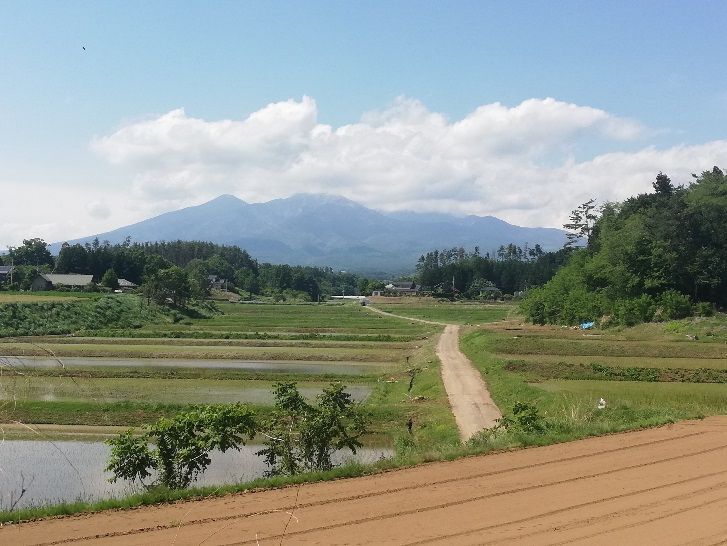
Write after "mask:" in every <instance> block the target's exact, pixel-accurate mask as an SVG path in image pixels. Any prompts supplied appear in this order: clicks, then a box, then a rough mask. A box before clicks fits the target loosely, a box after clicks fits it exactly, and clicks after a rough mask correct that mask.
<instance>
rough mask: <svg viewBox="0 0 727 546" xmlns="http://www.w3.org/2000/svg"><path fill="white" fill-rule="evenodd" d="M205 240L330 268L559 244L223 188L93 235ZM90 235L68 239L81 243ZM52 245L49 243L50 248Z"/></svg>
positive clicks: (531, 234) (548, 233)
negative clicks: (256, 199) (257, 197)
mask: <svg viewBox="0 0 727 546" xmlns="http://www.w3.org/2000/svg"><path fill="white" fill-rule="evenodd" d="M127 236H129V237H131V239H132V240H133V241H135V242H145V241H149V242H151V241H164V240H167V241H169V240H176V239H181V240H195V241H210V242H214V243H219V244H227V245H239V246H240V247H241V248H244V249H245V250H247V251H248V252H249V253H250V254H251V255H252V256H254V257H255V258H257V259H258V260H260V261H261V262H270V263H287V264H291V265H293V264H297V265H320V266H330V267H334V268H336V269H345V270H349V271H359V272H366V271H376V272H390V273H393V272H408V271H411V270H413V268H414V266H415V264H416V260H417V259H418V258H419V257H420V256H421V255H422V254H424V253H425V252H429V251H431V250H435V249H441V248H452V247H459V246H462V247H465V248H473V247H475V246H479V247H480V248H481V249H482V250H483V252H488V251H491V252H494V251H495V250H496V249H497V248H498V247H499V246H500V245H503V244H508V243H515V244H518V245H522V244H525V243H527V244H529V245H530V246H533V245H535V244H540V245H541V246H542V247H543V248H544V249H546V250H549V249H553V248H559V247H560V246H562V245H563V243H564V239H565V237H564V233H563V231H561V230H558V229H543V228H522V227H518V226H513V225H511V224H508V223H506V222H503V221H501V220H498V219H496V218H495V217H478V216H454V215H450V214H444V213H438V214H427V213H420V212H399V213H382V212H378V211H376V210H373V209H369V208H367V207H365V206H364V205H361V204H359V203H356V202H355V201H352V200H350V199H347V198H345V197H341V196H338V195H331V194H325V193H298V194H295V195H293V196H291V197H287V198H285V199H275V200H273V201H268V202H267V203H254V204H249V203H246V202H245V201H243V200H241V199H239V198H237V197H235V196H233V195H229V194H224V195H220V196H219V197H216V198H215V199H212V200H211V201H208V202H207V203H204V204H203V205H197V206H194V207H189V208H185V209H181V210H177V211H173V212H167V213H165V214H162V215H160V216H157V217H154V218H150V219H148V220H144V221H142V222H138V223H136V224H133V225H130V226H125V227H121V228H118V229H116V230H114V231H111V232H107V233H101V234H99V235H97V237H98V238H99V239H100V240H101V241H105V240H108V241H109V242H111V243H117V242H121V241H123V240H124V239H125V238H126V237H127ZM93 237H94V236H93V235H92V236H90V237H86V238H84V239H77V240H76V241H69V242H70V243H75V242H80V243H83V242H86V241H88V240H92V239H93ZM59 248H60V244H58V243H56V244H54V245H53V246H52V251H54V252H58V249H59Z"/></svg>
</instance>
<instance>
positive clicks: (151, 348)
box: [0, 296, 437, 426]
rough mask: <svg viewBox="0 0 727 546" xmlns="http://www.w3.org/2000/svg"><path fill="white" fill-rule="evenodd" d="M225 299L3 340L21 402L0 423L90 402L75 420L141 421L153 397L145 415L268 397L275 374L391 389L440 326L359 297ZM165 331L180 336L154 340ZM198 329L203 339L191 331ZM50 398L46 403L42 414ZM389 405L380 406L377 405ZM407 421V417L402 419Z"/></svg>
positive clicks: (8, 380)
mask: <svg viewBox="0 0 727 546" xmlns="http://www.w3.org/2000/svg"><path fill="white" fill-rule="evenodd" d="M43 297H47V296H43ZM218 307H219V310H220V314H218V315H214V316H212V317H211V318H187V319H184V320H183V321H182V322H177V323H175V324H171V323H168V322H160V323H154V324H147V325H145V326H144V328H143V331H142V329H137V330H132V331H131V332H133V333H134V335H135V337H133V338H127V337H123V338H117V337H89V336H88V335H86V336H83V335H82V336H47V335H45V336H33V337H21V338H2V339H0V365H2V371H3V375H2V376H1V377H0V388H2V389H3V391H4V395H3V398H5V399H6V400H10V399H12V400H13V403H12V404H8V403H7V402H6V403H5V404H0V421H4V422H10V421H14V420H21V419H25V420H27V418H30V417H32V416H35V417H36V418H40V419H42V421H41V422H45V423H52V422H59V423H69V422H74V420H73V418H72V416H70V415H64V414H66V413H69V412H71V408H73V409H74V411H76V412H77V410H78V409H79V408H81V407H83V411H82V412H81V413H80V414H79V415H81V414H82V415H83V417H79V419H78V421H79V424H80V423H81V422H83V421H82V419H83V420H88V421H89V424H91V423H92V424H117V423H118V421H119V419H118V417H119V416H116V417H114V413H116V411H115V408H116V409H118V412H119V413H120V415H126V414H127V413H128V410H129V408H130V407H133V408H135V410H136V418H134V419H133V422H134V423H136V424H138V423H141V422H144V420H145V419H144V414H145V412H146V411H147V410H148V409H149V408H147V406H148V405H149V404H153V405H154V410H153V411H151V410H149V419H153V418H156V417H157V416H158V415H159V414H160V413H161V414H164V413H165V412H166V413H170V412H173V411H176V409H177V408H178V406H179V405H184V404H189V403H194V404H198V403H214V402H215V401H216V402H230V401H244V402H249V403H253V404H255V405H265V404H269V403H271V396H270V395H265V394H263V393H265V392H270V391H271V389H272V384H273V382H274V381H277V380H286V381H291V380H292V381H298V382H299V383H300V386H301V390H302V391H304V392H306V393H309V394H312V393H315V392H319V391H320V389H321V387H322V386H323V383H322V381H328V380H345V382H346V383H347V384H350V385H351V388H352V389H354V390H355V392H356V396H355V398H357V399H358V400H363V399H368V398H369V397H370V395H371V393H372V392H373V391H374V390H377V391H381V390H392V388H391V385H396V382H397V381H398V379H396V377H398V376H399V375H401V374H404V376H406V369H407V361H411V364H414V363H415V362H418V359H419V358H421V356H417V353H418V352H421V349H422V347H423V346H424V345H425V344H427V343H430V340H429V338H430V337H431V335H432V334H433V333H435V332H436V331H437V327H432V326H428V325H423V324H420V323H409V322H407V321H405V320H400V319H395V318H388V317H382V316H378V315H373V314H371V313H369V312H367V311H366V310H363V309H361V308H360V306H358V305H353V304H348V305H342V304H331V305H325V304H324V305H274V304H259V305H256V304H232V303H219V304H218ZM169 328H173V329H174V337H171V338H166V337H158V336H164V335H165V334H166V333H167V332H168V331H169V330H168V329H169ZM322 330H325V333H321V331H322ZM144 332H148V333H149V335H150V337H144ZM199 332H204V337H203V338H197V337H195V336H196V335H197V334H199ZM268 332H273V333H272V334H269V333H268ZM87 333H88V332H87ZM105 333H110V334H114V335H115V334H116V332H114V331H110V332H109V331H108V330H105ZM124 333H125V331H124ZM244 333H247V334H250V335H249V338H247V339H229V337H231V336H230V334H232V335H240V334H244ZM218 334H219V337H217V335H218ZM187 335H189V336H191V337H186V336H187ZM286 335H287V336H289V337H288V338H287V339H280V337H281V336H286ZM271 337H272V339H271ZM301 337H304V338H305V339H300V338H301ZM392 339H393V340H395V341H392ZM432 363H433V361H432ZM382 374H386V377H387V379H389V380H390V383H387V385H388V387H386V388H384V387H381V386H380V385H379V383H380V381H379V380H380V379H381V378H382ZM392 377H393V379H392ZM406 377H407V379H406V382H407V383H408V376H406ZM20 379H22V380H20ZM223 379H224V380H225V381H222V382H221V381H220V380H223ZM380 398H381V397H380V396H379V402H380V401H381V400H380ZM42 402H46V406H47V408H48V409H49V411H39V408H40V406H41V403H42ZM113 402H119V404H116V405H115V404H114V403H113ZM94 407H96V411H94ZM66 408H68V411H66ZM167 410H168V411H167ZM372 411H373V410H372ZM387 411H388V410H387V409H386V407H383V408H382V407H381V406H380V405H379V406H377V407H376V408H375V411H374V413H376V414H377V415H380V414H386V413H387ZM394 413H395V412H394ZM405 421H406V417H401V421H400V424H399V426H402V425H403V424H404V423H405ZM387 426H388V425H387Z"/></svg>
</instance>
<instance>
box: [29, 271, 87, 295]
mask: <svg viewBox="0 0 727 546" xmlns="http://www.w3.org/2000/svg"><path fill="white" fill-rule="evenodd" d="M92 281H93V275H77V274H75V273H68V274H58V273H41V274H39V275H38V276H37V277H36V278H35V279H33V283H32V284H31V285H30V289H31V290H34V291H42V290H53V289H54V288H59V287H62V286H63V287H67V288H83V287H85V286H87V285H89V284H91V282H92Z"/></svg>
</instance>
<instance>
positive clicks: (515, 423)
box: [498, 402, 548, 434]
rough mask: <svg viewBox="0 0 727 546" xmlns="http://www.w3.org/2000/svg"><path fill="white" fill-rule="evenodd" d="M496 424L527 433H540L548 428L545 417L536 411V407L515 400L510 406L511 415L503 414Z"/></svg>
mask: <svg viewBox="0 0 727 546" xmlns="http://www.w3.org/2000/svg"><path fill="white" fill-rule="evenodd" d="M498 426H499V427H501V428H504V429H506V430H517V431H521V432H525V433H527V434H542V433H543V432H545V431H546V430H547V428H548V426H547V423H546V422H545V419H544V418H543V416H542V415H540V413H539V412H538V408H537V407H536V406H535V405H533V404H528V403H527V402H515V405H514V406H513V407H512V417H508V416H503V417H502V418H500V419H499V422H498Z"/></svg>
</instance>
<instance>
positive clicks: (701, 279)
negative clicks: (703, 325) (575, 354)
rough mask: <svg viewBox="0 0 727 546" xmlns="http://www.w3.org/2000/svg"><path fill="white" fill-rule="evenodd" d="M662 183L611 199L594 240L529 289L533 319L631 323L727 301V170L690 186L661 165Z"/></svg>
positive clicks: (666, 317) (686, 313)
mask: <svg viewBox="0 0 727 546" xmlns="http://www.w3.org/2000/svg"><path fill="white" fill-rule="evenodd" d="M654 189H655V192H654V193H650V194H641V195H639V196H637V197H633V198H631V199H628V200H626V201H625V202H624V203H620V204H614V203H608V204H606V205H605V206H604V207H603V209H602V213H601V216H600V218H599V219H598V220H597V221H596V223H595V225H594V226H593V229H592V231H591V233H590V237H589V240H588V246H587V247H586V248H585V249H580V250H576V251H575V252H574V253H573V255H572V256H571V257H570V260H569V261H568V263H567V264H566V265H565V266H564V267H563V268H562V269H561V270H559V271H558V273H557V274H556V275H555V276H554V277H553V278H552V279H551V280H550V281H549V282H548V284H547V285H546V286H545V287H543V288H541V289H538V290H533V291H531V292H530V293H529V294H528V297H527V298H526V300H525V301H524V302H523V304H522V310H523V312H524V313H525V314H526V316H527V317H528V318H529V319H530V320H532V321H533V322H536V323H540V324H543V323H558V324H576V323H578V322H579V321H582V320H599V319H600V318H601V317H609V321H611V322H615V323H617V324H622V325H627V326H630V325H633V324H636V323H638V322H643V321H650V320H669V319H674V318H684V317H687V316H690V315H691V313H692V305H691V302H692V301H701V302H704V303H706V304H712V305H716V306H717V307H723V306H725V305H727V177H725V175H724V174H723V173H722V171H721V170H720V169H718V168H716V167H715V168H714V169H713V170H712V171H707V172H704V173H702V174H701V175H700V176H699V177H697V178H696V181H695V182H694V183H693V184H692V185H690V186H688V187H686V188H685V187H683V186H679V187H674V186H673V185H672V183H671V181H670V180H669V178H668V177H667V176H665V175H663V174H662V173H660V174H659V175H658V176H657V180H656V182H655V183H654ZM700 309H702V310H704V309H707V306H706V305H705V306H702V307H700Z"/></svg>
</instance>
